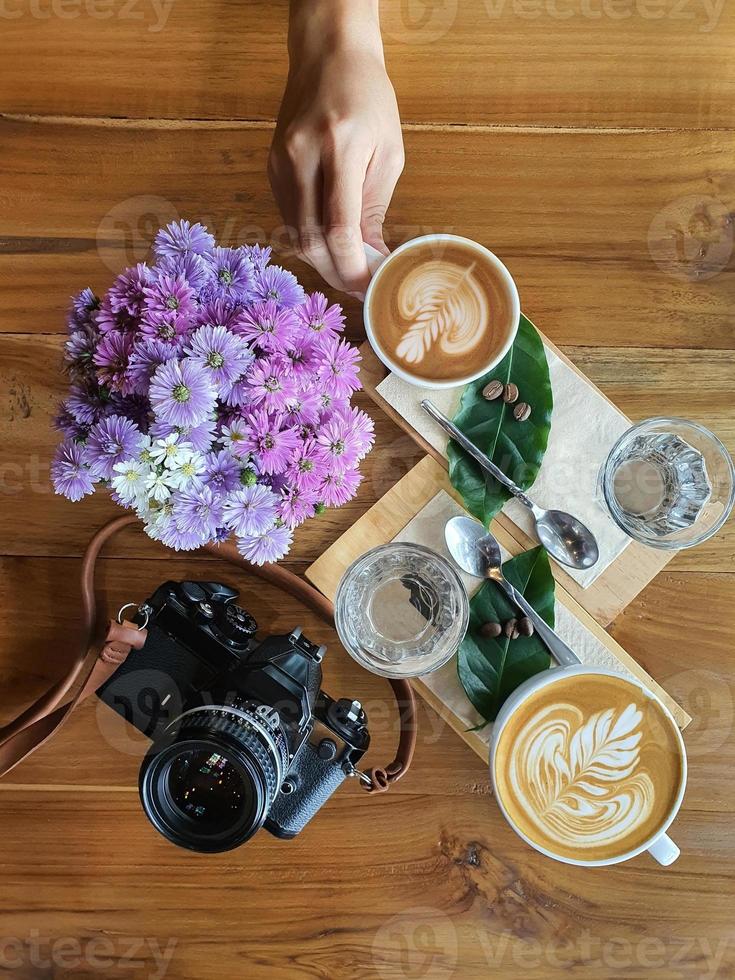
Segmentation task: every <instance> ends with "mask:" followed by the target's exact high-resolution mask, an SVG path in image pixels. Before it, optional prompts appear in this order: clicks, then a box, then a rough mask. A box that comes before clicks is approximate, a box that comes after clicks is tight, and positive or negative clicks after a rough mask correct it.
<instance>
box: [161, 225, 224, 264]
mask: <svg viewBox="0 0 735 980" xmlns="http://www.w3.org/2000/svg"><path fill="white" fill-rule="evenodd" d="M213 248H214V238H213V236H212V235H210V234H209V232H208V231H207V229H206V228H205V227H204V226H203V225H200V224H199V223H198V222H197V224H194V225H192V224H190V222H188V221H172V222H171V224H170V225H167V226H166V227H165V228H162V229H161V230H160V231H159V232H158V234H157V235H156V240H155V241H154V243H153V251H154V252H155V253H156V255H157V256H158V257H159V258H175V257H176V256H178V255H185V254H186V253H188V252H193V253H194V254H195V255H208V254H209V253H210V252H211V251H212V249H213Z"/></svg>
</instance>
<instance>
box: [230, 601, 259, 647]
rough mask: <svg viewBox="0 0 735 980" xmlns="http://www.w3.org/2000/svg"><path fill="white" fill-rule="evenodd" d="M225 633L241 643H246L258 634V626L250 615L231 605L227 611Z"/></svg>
mask: <svg viewBox="0 0 735 980" xmlns="http://www.w3.org/2000/svg"><path fill="white" fill-rule="evenodd" d="M223 629H224V632H226V633H227V635H228V636H229V637H231V638H232V639H233V640H236V641H237V642H239V643H245V642H246V641H247V640H249V639H250V637H251V636H254V635H255V634H256V633H257V632H258V624H257V623H256V622H255V620H254V619H253V617H252V616H251V615H250V613H248V612H245V610H244V609H242V608H241V607H240V606H236V605H235V604H234V603H230V605H228V606H227V607H226V609H225V621H224V624H223Z"/></svg>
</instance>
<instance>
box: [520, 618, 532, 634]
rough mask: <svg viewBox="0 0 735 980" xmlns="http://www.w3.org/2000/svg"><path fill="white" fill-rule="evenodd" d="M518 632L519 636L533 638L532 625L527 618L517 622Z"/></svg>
mask: <svg viewBox="0 0 735 980" xmlns="http://www.w3.org/2000/svg"><path fill="white" fill-rule="evenodd" d="M518 632H519V633H520V634H521V636H533V623H532V622H531V620H530V619H529V618H528V616H524V617H523V618H522V619H519V620H518Z"/></svg>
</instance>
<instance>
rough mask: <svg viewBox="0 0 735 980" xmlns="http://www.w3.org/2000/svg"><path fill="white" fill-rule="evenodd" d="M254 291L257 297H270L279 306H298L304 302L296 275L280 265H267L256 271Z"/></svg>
mask: <svg viewBox="0 0 735 980" xmlns="http://www.w3.org/2000/svg"><path fill="white" fill-rule="evenodd" d="M254 291H255V296H256V297H257V298H258V299H260V300H263V301H265V300H269V299H272V300H274V301H275V302H276V303H278V305H279V306H299V305H300V304H301V303H303V302H304V290H303V289H302V288H301V286H299V283H298V280H297V278H296V276H295V275H294V274H293V273H292V272H287V271H286V270H285V269H282V268H281V266H280V265H269V266H268V267H267V268H266V269H262V270H261V271H259V272H257V273H256V276H255V287H254Z"/></svg>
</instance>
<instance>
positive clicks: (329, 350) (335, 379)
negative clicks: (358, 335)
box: [319, 337, 362, 398]
mask: <svg viewBox="0 0 735 980" xmlns="http://www.w3.org/2000/svg"><path fill="white" fill-rule="evenodd" d="M360 360H361V358H360V353H359V351H358V350H357V349H356V348H355V347H353V346H352V345H351V344H348V343H347V341H346V340H337V338H335V337H329V338H327V339H326V340H325V341H324V343H323V344H322V345H321V365H320V367H319V380H320V381H321V383H322V385H323V386H324V388H325V389H326V390H327V391H329V392H331V393H332V394H333V395H336V396H337V397H342V398H349V397H350V395H351V394H352V392H353V391H357V390H358V389H360V388H362V385H361V384H360V380H359V378H358V377H357V374H358V370H359V369H358V367H357V365H358V363H359V362H360Z"/></svg>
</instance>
